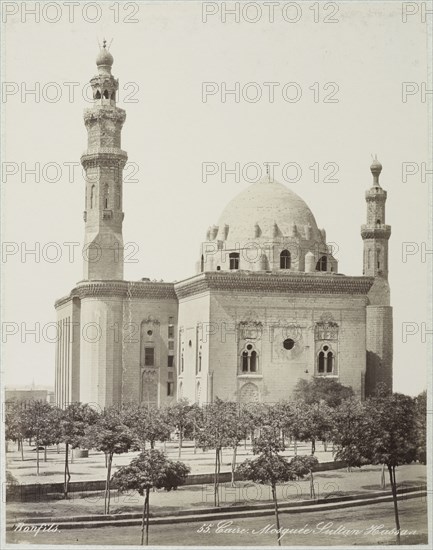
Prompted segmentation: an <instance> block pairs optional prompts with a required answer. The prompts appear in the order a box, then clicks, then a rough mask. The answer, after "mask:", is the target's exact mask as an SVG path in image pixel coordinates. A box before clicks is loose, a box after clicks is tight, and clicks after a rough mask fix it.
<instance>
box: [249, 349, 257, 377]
mask: <svg viewBox="0 0 433 550" xmlns="http://www.w3.org/2000/svg"><path fill="white" fill-rule="evenodd" d="M250 372H257V352H256V351H252V352H251V356H250Z"/></svg>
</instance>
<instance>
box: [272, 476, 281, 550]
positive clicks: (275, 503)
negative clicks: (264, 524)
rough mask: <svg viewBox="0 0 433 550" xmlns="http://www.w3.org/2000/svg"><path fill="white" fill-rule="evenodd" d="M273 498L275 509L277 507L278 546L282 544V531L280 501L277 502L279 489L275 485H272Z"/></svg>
mask: <svg viewBox="0 0 433 550" xmlns="http://www.w3.org/2000/svg"><path fill="white" fill-rule="evenodd" d="M272 499H273V501H274V509H275V523H276V525H277V538H278V546H281V539H280V536H281V533H280V517H279V515H278V502H277V490H276V487H275V485H272Z"/></svg>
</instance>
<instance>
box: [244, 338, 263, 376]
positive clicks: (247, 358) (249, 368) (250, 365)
mask: <svg viewBox="0 0 433 550" xmlns="http://www.w3.org/2000/svg"><path fill="white" fill-rule="evenodd" d="M240 370H241V372H242V373H249V372H253V373H254V372H257V371H258V370H259V357H258V355H257V352H256V350H255V349H254V346H253V344H247V345H246V347H245V349H244V350H243V351H242V353H241V364H240Z"/></svg>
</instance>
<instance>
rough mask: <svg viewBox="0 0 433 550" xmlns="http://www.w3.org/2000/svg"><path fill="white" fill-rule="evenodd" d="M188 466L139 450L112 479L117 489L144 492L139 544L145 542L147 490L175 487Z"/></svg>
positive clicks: (181, 479) (147, 515)
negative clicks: (137, 454)
mask: <svg viewBox="0 0 433 550" xmlns="http://www.w3.org/2000/svg"><path fill="white" fill-rule="evenodd" d="M189 471H190V468H189V467H188V466H186V465H185V464H183V462H173V461H172V460H168V459H167V458H166V457H165V456H164V454H163V453H162V452H161V451H157V450H155V449H150V450H148V451H143V452H142V453H141V454H140V455H139V456H137V457H136V458H134V459H133V460H132V461H131V463H130V464H129V465H128V466H123V467H122V468H120V469H119V470H118V471H117V472H116V473H115V474H114V475H113V478H112V481H113V484H114V486H115V487H117V488H118V489H119V490H121V491H127V490H131V489H132V490H136V491H138V493H139V494H140V495H142V496H143V495H145V499H144V505H143V515H142V522H141V544H143V543H144V533H145V532H146V545H147V544H149V508H150V506H149V501H150V489H152V488H157V489H159V488H164V489H165V490H166V491H170V490H172V489H177V487H178V486H179V485H183V484H184V483H185V480H186V477H187V475H188V473H189Z"/></svg>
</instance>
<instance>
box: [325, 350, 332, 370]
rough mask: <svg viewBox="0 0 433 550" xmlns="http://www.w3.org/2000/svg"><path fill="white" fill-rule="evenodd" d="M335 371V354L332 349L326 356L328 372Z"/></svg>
mask: <svg viewBox="0 0 433 550" xmlns="http://www.w3.org/2000/svg"><path fill="white" fill-rule="evenodd" d="M333 372H334V354H333V353H332V351H330V352H329V353H328V355H327V357H326V373H327V374H332V373H333Z"/></svg>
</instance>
